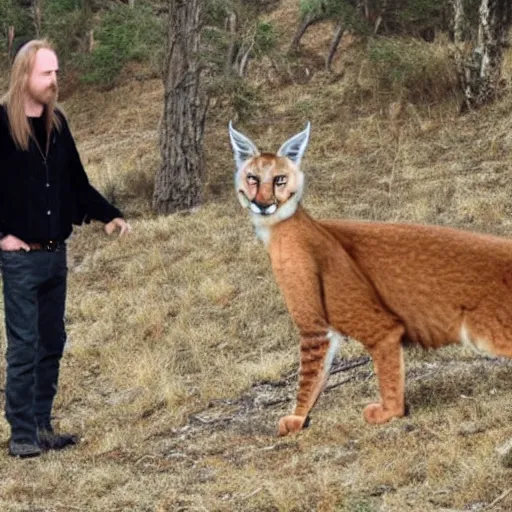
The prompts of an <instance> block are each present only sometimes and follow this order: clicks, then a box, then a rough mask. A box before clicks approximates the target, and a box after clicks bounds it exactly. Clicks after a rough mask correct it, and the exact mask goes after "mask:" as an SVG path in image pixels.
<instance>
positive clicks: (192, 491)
mask: <svg viewBox="0 0 512 512" xmlns="http://www.w3.org/2000/svg"><path fill="white" fill-rule="evenodd" d="M283 5H284V7H286V8H290V5H291V2H283ZM309 37H310V42H311V41H313V40H315V36H314V34H313V33H312V34H311V35H310V36H309ZM322 38H324V39H325V37H324V36H323V35H322V34H321V33H320V34H318V37H317V40H318V41H323V39H322ZM312 47H313V46H312ZM355 51H357V49H356V50H355ZM347 52H348V53H347V54H346V55H345V56H344V57H343V59H344V60H343V61H341V60H339V61H338V62H337V63H336V65H337V66H338V67H339V68H341V67H343V68H344V69H345V72H346V75H345V77H344V78H343V80H338V81H332V79H330V78H329V77H327V76H325V75H323V74H322V73H320V72H319V73H317V74H315V75H314V76H313V78H312V79H311V80H310V82H308V83H307V84H303V85H298V84H293V83H292V84H290V85H288V86H286V87H280V88H276V87H272V88H271V87H268V88H267V89H265V87H263V86H262V94H263V96H264V99H265V101H264V104H263V106H262V110H260V111H256V112H255V113H254V116H253V117H252V118H251V120H250V121H245V122H244V120H240V121H239V123H238V126H239V127H240V129H242V130H244V131H246V132H247V133H248V134H250V135H251V136H252V137H253V139H254V140H255V141H257V142H258V143H259V144H260V146H261V148H262V149H268V150H275V149H277V147H278V146H279V145H280V144H281V143H282V142H283V141H284V140H285V138H287V137H288V136H290V135H292V134H293V133H295V132H297V131H298V130H299V129H300V128H301V127H302V126H303V124H304V122H305V120H306V119H310V120H311V121H312V125H313V132H312V139H311V142H310V148H309V149H308V153H307V155H306V159H305V163H304V166H305V169H306V173H307V177H308V181H309V184H308V192H307V195H306V200H305V204H306V206H307V207H308V209H309V210H310V211H311V212H312V213H313V214H315V215H317V216H322V217H340V216H346V217H355V218H363V219H381V220H395V221H414V222H429V223H436V224H449V225H454V226H459V227H463V228H466V229H474V230H480V231H485V232H492V233H498V234H502V235H508V236H510V235H511V234H512V223H511V221H510V218H511V215H510V214H511V209H510V200H509V198H510V197H511V195H512V180H511V179H510V176H509V172H508V171H509V167H510V163H509V162H510V159H509V157H510V153H511V151H512V137H511V136H510V133H512V121H511V120H510V115H509V112H510V108H511V106H512V96H511V95H510V93H509V92H506V93H505V95H504V97H503V98H502V99H501V101H500V102H498V103H496V104H495V105H493V106H491V107H488V108H486V109H484V110H482V111H481V112H478V113H472V114H470V115H468V116H465V117H463V118H461V117H458V116H457V103H456V101H455V99H454V98H450V97H447V98H445V99H444V101H443V102H442V103H441V104H439V103H434V102H433V103H432V105H431V106H428V105H425V104H424V103H422V104H412V103H409V102H408V101H402V100H403V97H402V96H400V94H398V95H396V96H392V97H386V98H382V97H379V98H378V102H377V103H375V102H374V103H372V104H365V103H364V102H361V101H359V100H358V99H357V97H355V96H354V90H355V89H354V87H356V85H354V84H357V80H358V77H360V76H361V74H360V69H359V68H358V66H357V64H356V63H355V60H354V61H353V62H352V63H351V59H353V58H354V55H355V54H350V52H349V51H348V50H347ZM339 59H341V57H339ZM511 59H512V58H511V56H510V54H509V55H507V60H506V63H505V72H506V73H508V74H510V73H511V70H512V68H511V64H510V63H511ZM320 88H321V91H320ZM357 90H359V91H360V90H361V89H357ZM161 101H162V91H161V86H160V83H159V82H158V81H148V82H136V83H128V84H125V85H123V86H122V87H121V88H119V89H116V90H114V91H110V92H107V93H102V94H100V93H98V92H94V91H90V90H80V91H78V92H77V93H76V94H75V95H74V96H72V97H71V98H70V99H69V100H68V101H66V103H65V108H66V111H67V112H68V114H69V117H70V120H71V124H72V128H73V129H74V132H75V134H76V136H77V140H78V144H79V149H80V152H81V155H82V158H83V161H84V163H85V165H86V168H87V170H88V173H89V175H90V177H91V180H92V181H93V182H94V183H95V184H96V185H97V186H98V187H99V188H100V189H102V190H103V191H104V192H105V193H106V194H108V195H109V196H110V197H112V198H114V199H115V200H116V201H117V202H118V203H119V205H120V206H121V207H122V208H123V209H124V210H125V211H126V213H127V215H128V216H129V217H130V218H131V219H132V224H133V227H134V231H133V234H132V235H131V236H130V237H129V238H127V239H125V240H118V239H112V240H110V239H108V238H107V237H106V235H104V234H103V232H102V231H101V229H100V226H99V225H97V224H92V225H90V226H85V227H82V228H80V229H78V230H77V231H76V234H75V236H74V237H73V239H72V240H71V242H70V255H69V267H70V288H69V301H68V312H67V324H68V333H69V344H68V350H67V352H66V354H65V357H64V359H63V365H62V373H61V383H60V389H59V395H58V400H57V404H56V408H55V414H56V422H57V424H58V425H59V426H60V428H61V429H64V430H70V431H75V432H78V433H80V435H81V436H82V442H81V444H80V445H79V446H78V447H77V448H76V449H74V450H69V451H66V452H63V453H51V454H46V455H44V456H43V457H41V458H39V459H35V460H29V461H15V460H14V461H13V460H11V459H9V458H8V457H7V455H6V445H7V438H8V435H9V433H8V427H7V423H6V422H5V421H4V420H3V419H2V420H1V421H0V438H1V439H2V449H3V453H2V454H0V474H2V479H1V481H0V509H1V510H5V511H36V510H37V511H45V512H50V511H59V512H68V511H73V510H80V511H105V510H109V511H127V510H130V511H132V510H133V511H150V510H151V511H159V512H160V511H161V512H163V511H205V510H208V511H238V510H240V511H279V512H285V511H289V512H291V511H312V510H315V511H319V512H320V511H322V512H323V511H325V512H327V511H350V512H373V511H377V510H382V511H393V512H394V511H405V510H412V511H418V512H419V511H421V512H423V511H434V510H435V511H439V510H446V511H448V510H494V511H498V510H511V509H512V494H506V491H507V490H509V489H510V470H508V469H506V468H504V467H502V466H501V465H500V464H499V461H498V457H497V455H496V453H495V448H496V447H497V446H498V445H500V444H501V443H503V442H504V441H506V440H507V439H509V438H510V437H511V435H512V428H511V427H510V424H511V419H512V409H511V406H510V403H511V394H510V389H511V384H512V363H511V362H508V361H501V360H498V361H493V360H485V359H480V358H477V357H474V356H472V355H471V354H468V353H466V352H465V351H464V350H462V349H459V348H451V349H448V350H444V351H440V352H437V353H423V352H421V351H417V350H413V351H411V352H410V353H408V354H407V369H408V375H407V400H408V403H409V406H410V409H411V415H410V416H409V417H408V418H406V419H403V420H400V421H395V422H392V423H390V424H388V425H384V426H382V427H371V426H368V425H366V424H365V423H364V422H363V420H362V416H361V411H362V408H363V407H364V405H365V404H366V403H368V402H369V401H371V400H373V399H374V398H375V396H376V384H375V379H374V377H373V374H372V371H371V370H372V369H371V366H370V365H364V366H361V367H359V368H357V369H354V370H350V371H348V372H344V373H341V374H338V375H336V376H333V377H332V383H334V384H336V383H341V382H342V381H343V379H347V382H345V383H344V384H342V385H339V386H337V387H336V388H334V389H332V390H330V391H328V392H326V393H325V394H324V395H323V396H322V398H321V400H320V401H319V404H318V406H317V408H316V410H315V412H314V414H313V418H312V424H311V427H310V428H309V429H307V430H306V431H304V432H303V433H301V434H300V435H298V436H296V437H293V438H286V439H277V438H276V437H275V429H276V421H277V418H278V417H279V416H280V415H281V414H283V412H284V411H288V410H289V409H290V407H291V401H292V399H293V396H294V388H295V385H294V383H295V378H294V377H293V375H292V374H291V373H290V372H292V373H293V372H294V371H295V370H296V368H297V336H296V332H295V328H294V326H293V325H292V323H291V321H290V319H289V316H288V314H287V312H286V309H285V307H284V303H283V301H282V299H281V296H280V294H279V290H278V289H277V287H276V285H275V284H274V282H273V279H272V276H271V272H270V269H269V265H268V259H267V256H266V254H265V253H264V250H263V248H262V247H261V246H260V244H259V243H258V242H257V241H256V240H255V239H254V236H253V234H252V229H251V227H250V225H249V222H248V220H247V218H246V216H245V215H244V213H243V212H242V211H241V210H240V207H239V205H238V204H237V203H236V200H235V198H234V194H233V190H232V175H231V173H232V169H233V164H232V156H231V153H230V149H229V146H228V139H227V133H226V125H227V121H228V119H229V117H230V115H229V112H226V109H225V108H217V109H214V110H212V111H211V112H210V116H209V123H208V127H207V136H206V158H207V171H208V174H207V185H206V195H205V205H204V206H203V207H202V208H201V209H200V210H199V211H198V212H196V213H194V214H191V215H174V216H170V217H166V218H156V217H154V216H153V215H152V214H151V213H150V211H149V208H148V204H149V198H150V184H151V176H152V175H153V174H154V171H155V170H156V168H157V166H158V140H157V125H158V120H159V115H160V108H161ZM395 102H398V103H399V107H398V106H396V105H394V103H395ZM0 345H1V346H0V349H1V351H3V350H4V349H5V338H4V337H3V333H2V338H1V341H0ZM363 354H364V352H363V351H362V349H361V347H360V346H359V345H358V344H357V343H355V342H351V343H349V344H347V345H346V346H345V347H344V348H343V351H342V355H343V357H344V358H346V359H351V358H356V357H359V356H361V355H363ZM3 378H4V366H2V369H1V371H0V379H1V380H3ZM272 383H273V384H272ZM276 383H280V384H281V385H280V386H277V385H275V384H276ZM2 400H3V398H2ZM504 493H505V494H504ZM496 499H498V500H497V501H495V500H496ZM493 502H494V504H493ZM491 505H492V507H491ZM486 507H490V508H486Z"/></svg>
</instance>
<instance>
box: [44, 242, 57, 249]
mask: <svg viewBox="0 0 512 512" xmlns="http://www.w3.org/2000/svg"><path fill="white" fill-rule="evenodd" d="M57 247H58V242H57V241H56V240H48V242H46V244H45V246H44V248H45V250H46V251H47V252H55V251H56V250H57Z"/></svg>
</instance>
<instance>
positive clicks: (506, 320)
mask: <svg viewBox="0 0 512 512" xmlns="http://www.w3.org/2000/svg"><path fill="white" fill-rule="evenodd" d="M309 130H310V125H309V123H308V125H307V127H306V129H305V130H304V131H303V132H301V133H299V134H297V135H295V136H294V137H292V138H290V139H289V140H287V141H286V142H285V143H284V144H283V145H282V146H281V148H280V149H279V151H278V152H277V153H276V154H273V153H260V152H259V151H258V149H257V148H256V146H255V145H254V144H253V143H252V142H251V140H250V139H248V138H247V137H246V136H244V135H243V134H241V133H240V132H238V131H236V130H235V129H234V128H233V126H232V125H231V123H230V125H229V135H230V140H231V144H232V147H233V151H234V155H235V161H236V164H237V171H236V175H235V186H236V191H237V194H238V199H239V200H240V203H241V204H242V206H244V207H246V208H247V209H249V210H250V215H251V219H252V221H253V224H254V226H255V228H256V233H257V236H258V237H259V238H260V239H261V240H262V241H263V242H264V244H265V246H266V248H267V250H268V253H269V255H270V259H271V262H272V270H273V273H274V276H275V279H276V281H277V283H278V285H279V287H280V289H281V291H282V293H283V295H284V298H285V301H286V305H287V307H288V310H289V312H290V314H291V315H292V317H293V319H294V321H295V323H296V325H297V326H298V328H299V331H300V379H299V389H298V394H297V402H296V407H295V410H294V412H293V414H292V415H289V416H285V417H283V418H281V420H280V421H279V434H280V435H287V434H289V433H292V432H297V431H299V430H300V429H301V428H302V427H303V426H304V422H305V420H306V418H307V416H308V413H309V412H310V410H311V408H312V407H313V406H314V404H315V402H316V400H317V399H318V396H319V394H320V393H321V391H322V389H323V388H324V386H325V383H326V380H327V377H328V375H329V368H330V365H331V362H332V359H333V357H334V355H335V353H336V351H337V350H338V346H339V341H340V333H343V334H345V335H348V336H351V337H353V338H355V339H357V340H359V341H360V342H361V343H362V344H363V345H364V346H365V348H366V349H367V351H368V352H369V354H370V355H371V357H372V359H373V362H374V368H375V373H376V375H377V378H378V382H379V391H380V401H379V402H378V403H374V404H370V405H368V406H367V407H366V408H365V410H364V417H365V419H366V421H368V422H369V423H384V422H386V421H388V420H390V419H391V418H393V417H400V416H403V415H404V408H405V407H404V362H403V352H402V342H403V341H411V342H414V343H418V344H420V345H422V346H423V347H427V348H437V347H441V346H443V345H447V344H449V343H462V344H465V345H470V346H471V347H473V348H475V349H476V350H478V351H481V352H488V353H491V354H497V355H504V356H509V357H510V356H512V241H509V240H506V239H503V238H499V237H494V236H488V235H481V234H475V233H470V232H464V231H458V230H455V229H450V228H442V227H435V226H423V225H407V224H386V223H375V222H356V221H348V220H337V221H336V220H334V221H326V220H316V219H313V218H312V217H310V216H309V215H308V214H307V213H306V212H305V211H304V209H303V208H302V207H301V205H300V200H301V197H302V193H303V188H304V175H303V173H302V172H301V170H300V162H301V159H302V156H303V154H304V151H305V149H306V146H307V143H308V139H309Z"/></svg>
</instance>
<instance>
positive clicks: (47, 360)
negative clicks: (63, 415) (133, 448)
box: [0, 247, 67, 442]
mask: <svg viewBox="0 0 512 512" xmlns="http://www.w3.org/2000/svg"><path fill="white" fill-rule="evenodd" d="M0 258H1V264H2V276H3V284H4V306H5V326H6V332H7V353H6V359H7V382H6V386H5V417H6V418H7V421H8V422H9V424H10V426H11V439H12V440H14V441H19V442H21V441H28V442H35V441H37V434H36V431H37V427H38V426H41V427H49V426H50V419H51V410H52V405H53V399H54V397H55V393H56V392H57V381H58V376H59V364H60V359H61V356H62V352H63V350H64V344H65V342H66V332H65V329H64V309H65V301H66V277H67V265H66V250H65V247H64V248H62V249H60V250H59V251H57V252H46V251H31V252H24V251H16V252H0Z"/></svg>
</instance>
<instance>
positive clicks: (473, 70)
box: [453, 0, 512, 110]
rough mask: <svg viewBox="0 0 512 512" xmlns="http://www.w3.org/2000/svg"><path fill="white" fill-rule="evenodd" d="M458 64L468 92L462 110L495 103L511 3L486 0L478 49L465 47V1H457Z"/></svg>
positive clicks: (511, 16)
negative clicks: (463, 29) (463, 3)
mask: <svg viewBox="0 0 512 512" xmlns="http://www.w3.org/2000/svg"><path fill="white" fill-rule="evenodd" d="M453 4H454V41H455V48H456V49H455V63H456V66H457V72H458V75H459V82H460V86H461V88H462V91H463V93H464V105H463V108H462V110H467V109H470V108H478V107H480V106H482V105H484V104H486V103H489V102H492V101H493V100H494V99H495V98H496V96H497V94H498V89H499V82H500V77H501V65H502V62H503V49H504V47H505V45H506V43H507V36H508V30H509V28H510V25H511V22H512V5H511V3H510V0H482V1H481V3H480V9H479V26H478V38H477V43H476V46H475V47H474V48H472V49H471V51H470V52H468V51H467V50H466V49H465V48H464V44H465V42H464V41H463V34H462V26H463V21H464V11H463V6H462V1H461V0H454V2H453Z"/></svg>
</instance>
